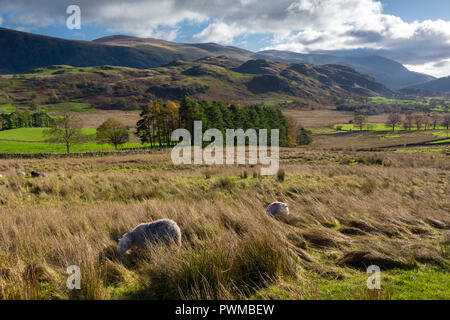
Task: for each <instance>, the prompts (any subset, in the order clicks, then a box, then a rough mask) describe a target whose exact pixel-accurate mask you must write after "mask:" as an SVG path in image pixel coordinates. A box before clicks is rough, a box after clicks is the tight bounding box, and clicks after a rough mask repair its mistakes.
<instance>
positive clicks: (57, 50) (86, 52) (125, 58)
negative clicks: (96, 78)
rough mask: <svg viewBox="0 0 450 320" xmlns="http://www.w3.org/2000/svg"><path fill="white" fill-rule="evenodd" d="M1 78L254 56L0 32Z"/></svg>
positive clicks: (127, 40) (210, 47)
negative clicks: (65, 68)
mask: <svg viewBox="0 0 450 320" xmlns="http://www.w3.org/2000/svg"><path fill="white" fill-rule="evenodd" d="M0 46H1V48H2V54H1V55H0V74H10V73H23V72H27V71H29V70H30V69H33V68H38V67H47V66H50V65H71V66H75V67H89V66H103V65H113V66H124V67H130V68H138V69H147V68H154V67H158V66H161V65H164V64H167V63H169V62H171V61H174V60H177V59H182V60H187V61H190V60H196V59H200V58H203V57H207V56H220V55H226V56H229V57H232V58H235V59H238V60H241V61H246V60H249V59H250V58H251V57H252V56H253V55H254V53H253V52H250V51H246V50H242V49H239V48H234V47H224V46H220V45H217V44H181V43H174V42H168V41H163V40H155V39H139V38H133V37H126V36H112V37H106V38H102V39H98V40H95V41H92V42H89V41H74V40H65V39H58V38H53V37H47V36H41V35H36V34H31V33H25V32H20V31H15V30H10V29H5V28H0Z"/></svg>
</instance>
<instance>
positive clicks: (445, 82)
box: [406, 76, 450, 93]
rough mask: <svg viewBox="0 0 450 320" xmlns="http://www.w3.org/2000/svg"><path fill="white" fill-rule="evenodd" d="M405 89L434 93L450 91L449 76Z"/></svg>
mask: <svg viewBox="0 0 450 320" xmlns="http://www.w3.org/2000/svg"><path fill="white" fill-rule="evenodd" d="M406 89H407V90H421V91H428V92H435V93H450V76H449V77H444V78H440V79H436V80H432V81H428V82H425V83H420V84H417V85H414V86H410V87H408V88H406Z"/></svg>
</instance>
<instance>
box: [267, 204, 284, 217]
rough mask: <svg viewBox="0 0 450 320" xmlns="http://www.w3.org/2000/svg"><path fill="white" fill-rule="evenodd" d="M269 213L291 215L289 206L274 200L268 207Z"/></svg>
mask: <svg viewBox="0 0 450 320" xmlns="http://www.w3.org/2000/svg"><path fill="white" fill-rule="evenodd" d="M267 213H269V214H271V215H274V216H279V215H286V216H288V215H289V206H288V205H287V204H286V203H283V202H273V203H271V204H270V205H269V206H268V207H267Z"/></svg>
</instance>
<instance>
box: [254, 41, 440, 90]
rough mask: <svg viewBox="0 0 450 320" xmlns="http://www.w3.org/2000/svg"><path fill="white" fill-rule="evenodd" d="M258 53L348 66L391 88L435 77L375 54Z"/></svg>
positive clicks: (292, 60) (291, 60) (288, 60)
mask: <svg viewBox="0 0 450 320" xmlns="http://www.w3.org/2000/svg"><path fill="white" fill-rule="evenodd" d="M258 55H259V56H264V57H266V58H267V59H271V60H274V61H279V62H284V63H295V62H303V63H311V64H314V65H322V64H340V65H345V66H350V67H352V68H354V69H355V70H357V71H359V72H361V73H364V74H367V75H369V76H371V77H373V78H375V79H376V80H377V81H378V82H380V83H383V84H384V85H386V86H389V87H392V88H404V87H407V86H411V85H414V84H418V83H422V82H426V81H430V80H434V79H435V78H434V77H432V76H428V75H424V74H420V73H416V72H412V71H409V70H408V69H407V68H405V67H404V66H403V65H402V64H400V63H398V62H396V61H394V60H391V59H387V58H384V57H382V56H377V55H369V56H365V55H362V54H360V55H356V54H354V55H352V56H350V57H342V56H336V55H331V54H301V53H296V52H290V51H278V50H267V51H261V52H258Z"/></svg>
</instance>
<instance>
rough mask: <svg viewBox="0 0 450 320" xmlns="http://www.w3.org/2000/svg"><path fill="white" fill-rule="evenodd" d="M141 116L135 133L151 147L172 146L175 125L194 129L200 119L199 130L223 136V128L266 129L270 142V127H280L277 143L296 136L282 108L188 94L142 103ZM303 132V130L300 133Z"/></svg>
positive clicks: (290, 142) (285, 142) (287, 141)
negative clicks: (209, 130) (171, 138)
mask: <svg viewBox="0 0 450 320" xmlns="http://www.w3.org/2000/svg"><path fill="white" fill-rule="evenodd" d="M141 117H142V119H141V120H139V121H138V123H137V131H136V135H137V136H138V137H139V138H140V139H141V141H142V142H143V143H149V144H150V145H151V146H160V147H162V146H163V145H167V146H170V145H173V142H171V141H170V135H171V132H172V131H173V130H175V129H178V128H184V129H187V130H188V131H189V132H191V133H193V132H194V122H195V121H202V124H203V125H202V130H203V132H205V131H206V130H208V129H212V128H214V129H218V130H220V131H221V132H222V134H223V135H225V134H226V129H243V130H244V131H246V130H248V129H255V130H260V129H267V131H268V142H269V143H270V130H272V129H279V130H280V144H281V145H290V144H292V140H294V141H295V138H293V137H291V136H290V135H291V134H292V130H291V129H290V126H289V121H288V119H287V118H286V117H285V116H284V115H283V113H282V112H281V110H279V109H276V108H272V107H265V106H260V105H247V106H240V105H236V104H227V103H224V102H212V103H211V102H208V101H205V100H201V101H200V100H196V99H192V98H189V97H185V98H183V100H182V101H181V103H180V104H177V103H174V102H170V101H168V102H165V101H162V100H153V101H151V102H150V103H149V104H148V105H147V106H145V107H144V108H143V110H142V113H141ZM302 133H303V132H302Z"/></svg>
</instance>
